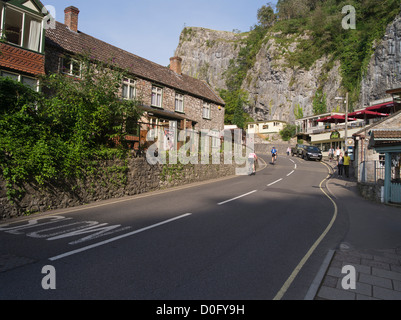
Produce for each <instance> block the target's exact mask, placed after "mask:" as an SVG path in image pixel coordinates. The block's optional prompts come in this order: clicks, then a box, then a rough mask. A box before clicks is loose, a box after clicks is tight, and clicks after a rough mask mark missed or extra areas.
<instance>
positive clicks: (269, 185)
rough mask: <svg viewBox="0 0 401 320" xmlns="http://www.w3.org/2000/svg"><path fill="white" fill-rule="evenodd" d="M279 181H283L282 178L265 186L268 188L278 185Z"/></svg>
mask: <svg viewBox="0 0 401 320" xmlns="http://www.w3.org/2000/svg"><path fill="white" fill-rule="evenodd" d="M280 181H283V178H281V179H278V180H277V181H274V182H272V183H270V184H268V185H267V186H268V187H271V186H272V185H274V184H276V183H279V182H280Z"/></svg>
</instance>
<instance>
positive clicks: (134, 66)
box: [46, 22, 225, 106]
mask: <svg viewBox="0 0 401 320" xmlns="http://www.w3.org/2000/svg"><path fill="white" fill-rule="evenodd" d="M46 46H53V47H55V48H58V49H59V50H62V51H67V52H69V53H73V54H84V53H88V54H89V55H90V57H91V58H93V59H95V60H98V61H102V62H105V63H108V62H110V61H112V62H113V64H115V65H117V66H118V67H120V68H121V69H123V70H126V71H128V72H129V73H131V74H133V75H135V76H137V77H139V78H142V79H146V80H149V81H151V82H155V83H158V84H161V85H165V86H168V87H171V88H174V89H177V90H179V91H182V92H185V93H188V94H190V95H194V96H196V97H198V98H201V99H205V100H208V101H209V102H214V103H216V104H218V105H222V106H224V105H225V103H224V101H223V100H222V99H221V98H220V97H219V96H218V94H217V93H216V92H215V91H214V90H213V89H212V88H211V87H210V86H209V85H208V84H207V83H205V82H203V81H201V80H198V79H195V78H192V77H190V76H188V75H185V74H182V75H179V74H177V73H175V72H174V71H172V70H170V68H167V67H164V66H161V65H159V64H156V63H154V62H151V61H149V60H146V59H144V58H141V57H139V56H137V55H135V54H132V53H130V52H127V51H125V50H122V49H120V48H117V47H115V46H113V45H111V44H108V43H106V42H104V41H102V40H99V39H96V38H94V37H92V36H90V35H87V34H85V33H83V32H80V31H78V32H73V31H71V30H70V29H69V28H68V27H67V26H66V25H65V24H63V23H60V22H56V28H55V29H49V30H46Z"/></svg>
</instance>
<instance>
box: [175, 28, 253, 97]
mask: <svg viewBox="0 0 401 320" xmlns="http://www.w3.org/2000/svg"><path fill="white" fill-rule="evenodd" d="M244 37H245V35H242V34H237V33H233V32H225V31H215V30H210V29H205V28H195V27H191V28H188V27H187V28H185V29H184V30H183V31H182V33H181V36H180V42H179V46H178V48H177V50H176V52H175V56H179V57H181V58H182V59H183V61H182V71H183V73H185V74H187V75H189V76H192V77H195V78H199V79H201V80H205V81H206V82H208V83H209V84H211V85H212V86H213V87H214V88H221V89H224V88H225V86H226V83H225V78H224V72H225V71H226V70H227V68H228V66H229V64H230V60H232V59H235V58H237V56H238V52H239V50H240V48H241V39H243V38H244Z"/></svg>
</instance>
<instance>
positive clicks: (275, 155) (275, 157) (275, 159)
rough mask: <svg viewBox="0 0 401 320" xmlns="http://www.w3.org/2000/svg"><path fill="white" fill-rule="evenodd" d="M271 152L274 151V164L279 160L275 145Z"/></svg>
mask: <svg viewBox="0 0 401 320" xmlns="http://www.w3.org/2000/svg"><path fill="white" fill-rule="evenodd" d="M271 153H272V164H274V163H275V162H276V161H277V149H276V148H275V147H273V149H272V151H271Z"/></svg>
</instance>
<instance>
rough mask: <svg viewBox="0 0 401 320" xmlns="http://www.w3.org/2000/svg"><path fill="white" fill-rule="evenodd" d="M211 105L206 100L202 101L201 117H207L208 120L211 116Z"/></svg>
mask: <svg viewBox="0 0 401 320" xmlns="http://www.w3.org/2000/svg"><path fill="white" fill-rule="evenodd" d="M210 115H211V105H210V103H208V102H205V101H204V102H203V107H202V117H203V119H208V120H210V119H211V117H210Z"/></svg>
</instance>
